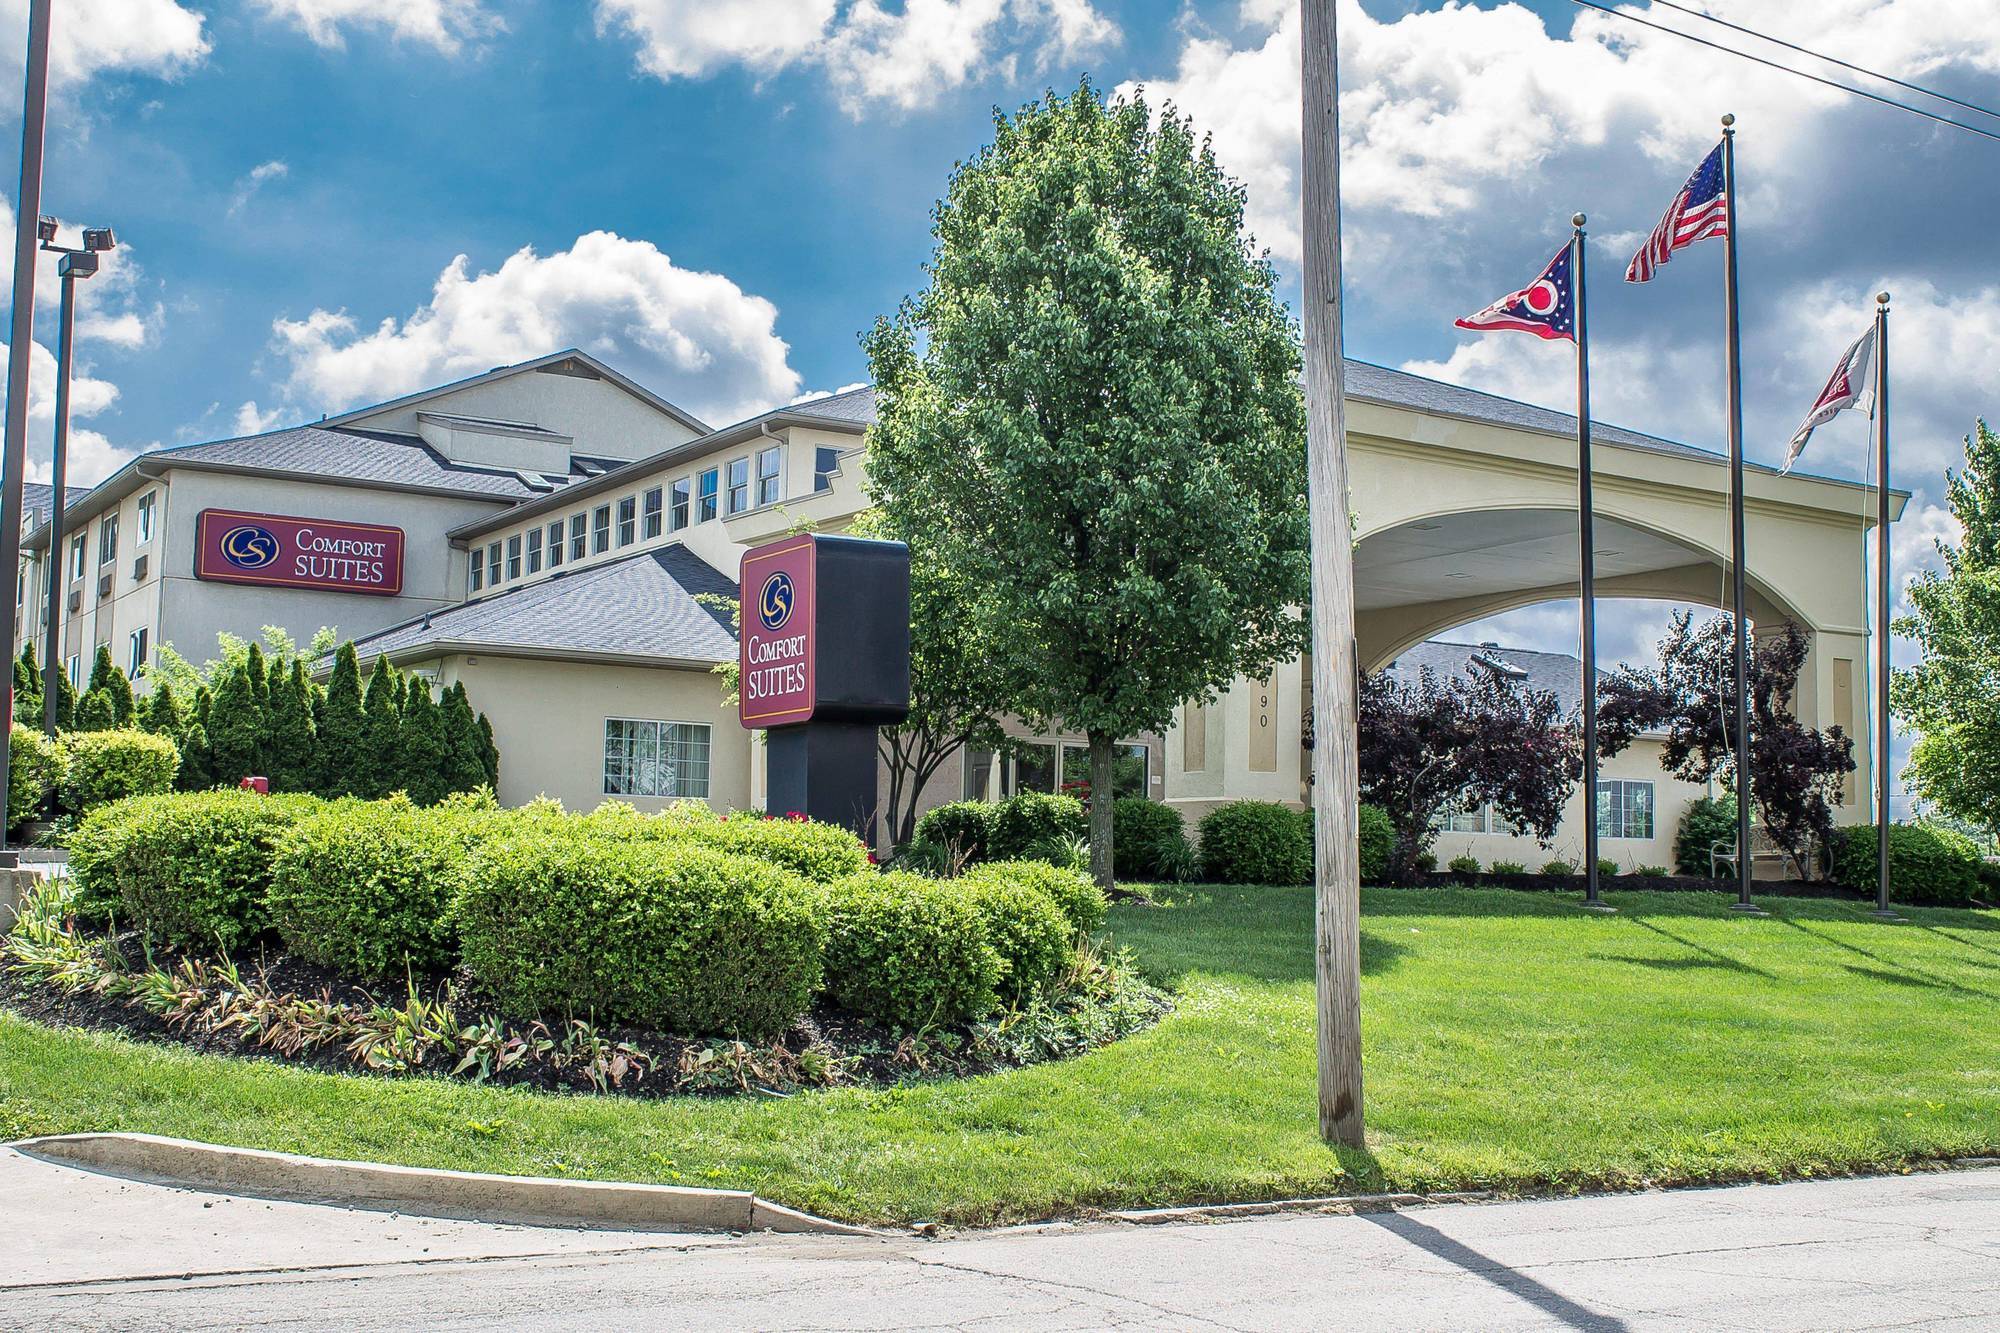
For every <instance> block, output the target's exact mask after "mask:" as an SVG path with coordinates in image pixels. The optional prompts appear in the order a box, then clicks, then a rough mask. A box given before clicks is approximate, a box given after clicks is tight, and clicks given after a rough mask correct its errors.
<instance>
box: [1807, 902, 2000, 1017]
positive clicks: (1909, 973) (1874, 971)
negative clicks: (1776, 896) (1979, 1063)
mask: <svg viewBox="0 0 2000 1333" xmlns="http://www.w3.org/2000/svg"><path fill="white" fill-rule="evenodd" d="M1776 920H1778V921H1779V922H1781V923H1782V924H1784V925H1786V926H1789V927H1791V928H1792V929H1793V930H1796V931H1798V932H1799V933H1800V934H1802V935H1809V936H1811V937H1812V938H1813V939H1816V940H1818V941H1819V942H1820V943H1822V944H1831V945H1832V946H1833V947H1834V948H1836V949H1845V950H1846V951H1847V952H1848V953H1851V954H1855V955H1857V956H1859V957H1862V958H1866V959H1867V960H1868V961H1869V962H1871V963H1875V964H1877V966H1875V967H1856V966H1855V965H1854V964H1852V963H1848V964H1844V966H1845V967H1846V968H1847V970H1848V971H1849V972H1852V973H1854V974H1855V975H1856V976H1862V977H1868V978H1870V979H1871V980H1875V981H1886V982H1890V983H1891V984H1894V985H1898V986H1922V987H1924V988H1926V989H1929V990H1939V991H1949V992H1953V993H1956V994H1959V995H1973V996H1978V997H1981V998H1984V999H1993V998H1996V997H1995V996H1994V995H1993V994H1992V993H1991V992H1990V991H1983V990H1978V989H1976V988H1974V987H1971V986H1964V985H1960V984H1959V983H1958V982H1956V981H1953V980H1951V979H1950V978H1949V977H1940V976H1936V975H1934V974H1932V973H1930V972H1926V971H1924V969H1922V968H1920V967H1915V966H1912V965H1911V964H1910V963H1908V962H1906V961H1904V960H1901V959H1895V958H1884V957H1883V956H1882V955H1881V954H1879V953H1876V952H1875V951H1874V950H1872V949H1864V948H1862V947H1861V946H1860V945H1858V944H1850V943H1848V942H1847V941H1846V940H1837V939H1835V938H1834V937H1833V936H1831V935H1829V934H1827V933H1826V932H1824V931H1819V930H1814V929H1813V928H1812V927H1810V926H1808V925H1806V924H1805V923H1804V922H1801V921H1794V920H1793V919H1792V918H1790V917H1778V918H1776Z"/></svg>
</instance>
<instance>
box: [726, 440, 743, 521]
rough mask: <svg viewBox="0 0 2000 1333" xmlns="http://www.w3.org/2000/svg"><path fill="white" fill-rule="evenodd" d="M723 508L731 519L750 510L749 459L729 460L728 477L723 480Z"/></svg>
mask: <svg viewBox="0 0 2000 1333" xmlns="http://www.w3.org/2000/svg"><path fill="white" fill-rule="evenodd" d="M722 491H723V495H724V497H725V505H724V508H725V510H726V511H727V513H728V514H729V516H730V517H731V518H734V517H735V516H736V515H738V514H741V513H744V512H746V511H748V510H749V508H750V457H749V455H747V454H746V455H744V456H743V457H742V458H732V459H730V460H729V475H728V476H727V477H725V478H724V479H723V485H722Z"/></svg>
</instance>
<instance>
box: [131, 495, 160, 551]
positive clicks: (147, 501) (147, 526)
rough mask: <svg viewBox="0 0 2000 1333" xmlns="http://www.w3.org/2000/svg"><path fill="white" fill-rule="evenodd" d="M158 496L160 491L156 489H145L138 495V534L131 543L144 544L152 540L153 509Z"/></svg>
mask: <svg viewBox="0 0 2000 1333" xmlns="http://www.w3.org/2000/svg"><path fill="white" fill-rule="evenodd" d="M159 497H160V493H159V492H158V491H147V492H146V493H145V494H144V495H142V496H140V497H139V505H138V515H139V534H138V540H137V541H136V542H135V543H133V544H134V545H136V546H144V545H145V544H146V543H147V542H149V541H151V540H153V511H154V508H155V507H156V504H157V502H158V500H159Z"/></svg>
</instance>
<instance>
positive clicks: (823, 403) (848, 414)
mask: <svg viewBox="0 0 2000 1333" xmlns="http://www.w3.org/2000/svg"><path fill="white" fill-rule="evenodd" d="M787 410H788V411H791V412H796V413H798V414H799V415H800V416H808V417H825V418H826V419H827V420H828V421H858V422H860V423H861V424H862V425H864V426H872V425H874V424H875V386H874V385H872V384H864V385H862V386H861V387H860V388H858V389H849V390H848V391H847V392H846V393H836V394H832V395H830V396H828V397H825V398H815V399H813V400H811V401H810V402H804V403H798V404H796V405H794V406H792V407H791V408H788V409H787Z"/></svg>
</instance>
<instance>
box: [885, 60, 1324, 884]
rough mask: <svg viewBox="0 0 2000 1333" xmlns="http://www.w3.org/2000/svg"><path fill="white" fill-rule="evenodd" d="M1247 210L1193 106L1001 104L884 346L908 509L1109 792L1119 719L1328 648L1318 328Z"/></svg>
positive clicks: (1106, 868) (902, 525) (1108, 857)
mask: <svg viewBox="0 0 2000 1333" xmlns="http://www.w3.org/2000/svg"><path fill="white" fill-rule="evenodd" d="M1243 204H1244V195H1243V190H1242V188H1241V187H1240V186H1238V185H1237V184H1236V183H1235V182H1233V181H1231V180H1230V179H1229V178H1228V177H1227V176H1225V175H1224V174H1223V172H1222V171H1221V169H1220V168H1219V167H1218V166H1217V164H1216V162H1215V159H1214V156H1213V154H1212V153H1210V152H1209V151H1208V149H1207V148H1206V147H1205V146H1203V145H1201V144H1198V143H1197V141H1196V139H1195V136H1194V132H1193V130H1192V128H1191V127H1190V125H1189V124H1188V123H1187V122H1185V121H1183V120H1181V119H1180V118H1178V117H1177V116H1175V115H1173V114H1171V113H1169V114H1166V115H1163V116H1162V117H1160V119H1159V121H1158V122H1157V124H1156V123H1155V121H1154V119H1153V115H1152V112H1151V109H1150V108H1149V107H1148V106H1147V105H1146V102H1145V100H1144V99H1143V98H1142V97H1137V96H1134V97H1129V98H1128V97H1118V98H1115V99H1113V100H1112V102H1111V103H1110V104H1109V105H1108V106H1107V105H1105V104H1104V103H1102V102H1100V101H1099V99H1098V95H1097V93H1096V92H1095V90H1094V89H1092V88H1091V86H1090V85H1089V84H1088V83H1087V82H1086V83H1084V84H1083V85H1082V86H1080V87H1079V88H1078V89H1077V91H1076V92H1075V93H1073V94H1072V95H1070V96H1068V97H1056V96H1053V95H1051V96H1050V97H1048V98H1047V99H1046V100H1044V101H1043V102H1040V103H1037V104H1034V105H1031V106H1029V107H1027V108H1025V109H1023V110H1022V111H1021V112H1020V113H1019V114H1018V115H1016V116H1014V117H1012V118H1008V117H1006V116H998V117H996V118H995V122H994V142H993V143H992V144H991V145H990V146H989V147H987V148H985V149H984V150H982V151H981V152H980V153H979V154H978V155H977V156H975V157H974V158H973V159H972V161H970V162H968V163H966V164H964V165H962V166H961V167H960V168H959V169H958V170H957V171H956V172H954V173H953V176H952V178H951V182H950V185H949V187H948V190H947V193H946V196H945V198H944V199H943V201H942V202H940V203H939V205H938V206H937V208H936V210H935V212H934V214H933V217H934V223H935V225H934V228H933V234H934V236H935V237H936V241H937V246H936V251H935V254H934V256H933V258H932V261H931V265H930V269H929V272H930V279H931V281H930V286H929V288H928V289H927V290H925V291H924V292H923V293H921V294H920V295H918V296H917V297H916V298H915V299H913V300H911V301H907V302H905V303H904V305H903V307H902V309H901V311H900V312H899V313H898V315H897V317H896V318H895V319H894V320H882V321H879V322H878V323H877V324H876V326H875V328H874V330H873V331H872V332H871V333H870V334H869V336H868V338H867V340H866V345H867V350H868V357H869V363H870V367H871V369H872V372H873V377H874V379H875V382H876V386H877V422H876V425H875V426H874V428H873V429H872V430H871V431H870V448H869V475H870V482H871V485H872V487H873V488H874V491H875V493H876V496H877V499H878V502H879V503H880V504H881V506H882V509H883V514H884V521H885V522H886V523H887V524H888V525H889V528H890V530H891V531H893V532H894V533H895V534H896V535H898V536H901V537H903V538H904V539H905V540H907V541H909V542H910V543H911V544H912V546H913V547H918V548H921V549H923V550H924V551H925V552H926V559H935V560H936V561H938V562H939V563H940V564H941V565H942V566H943V567H945V568H947V569H949V570H950V571H951V576H952V581H953V590H954V595H955V596H956V597H957V598H958V599H959V600H960V601H961V603H962V605H961V606H960V607H958V608H957V614H958V615H960V616H962V617H963V618H964V620H965V622H966V626H967V632H968V633H969V634H971V635H973V636H974V638H975V640H976V641H977V642H978V643H980V644H981V645H983V646H984V648H985V650H986V651H987V652H988V653H989V654H990V659H989V660H990V661H991V662H992V664H993V667H994V672H993V679H992V683H991V695H990V706H991V708H992V709H993V710H994V711H1007V712H1012V713H1016V714H1018V715H1020V716H1021V717H1023V718H1025V719H1026V720H1028V721H1029V722H1031V723H1033V724H1036V725H1042V726H1049V725H1061V726H1064V727H1067V728H1070V729H1074V730H1077V731H1081V732H1083V733H1084V734H1085V735H1086V736H1087V737H1088V738H1089V740H1090V762H1091V778H1092V786H1093V788H1094V789H1095V790H1098V791H1109V790H1110V789H1111V787H1112V763H1113V747H1114V745H1115V743H1116V742H1117V741H1118V740H1119V738H1121V737H1124V736H1131V735H1135V734H1138V733H1142V732H1148V731H1160V730H1165V729H1166V728H1167V727H1168V726H1169V725H1171V723H1172V721H1173V714H1174V710H1175V708H1177V707H1178V706H1179V705H1180V704H1181V703H1183V702H1184V701H1186V700H1189V699H1193V698H1209V697H1213V696H1214V695H1215V694H1216V693H1217V692H1218V691H1219V690H1220V689H1221V688H1222V687H1224V686H1226V685H1227V684H1228V683H1229V682H1230V681H1231V680H1233V679H1234V678H1235V677H1237V676H1240V675H1249V676H1261V675H1263V674H1265V673H1266V672H1268V671H1269V670H1270V668H1271V667H1272V666H1273V665H1274V664H1276V663H1278V662H1280V661H1284V660H1287V659H1289V658H1291V657H1293V656H1295V655H1296V654H1297V653H1298V652H1299V651H1301V649H1302V648H1303V646H1304V638H1305V625H1304V621H1303V620H1302V618H1301V617H1300V616H1299V615H1298V614H1297V608H1298V607H1299V606H1302V605H1304V604H1305V602H1306V601H1307V597H1308V576H1307V558H1306V554H1307V517H1306V504H1305V491H1306V480H1305V445H1304V440H1305V410H1304V402H1303V399H1302V397H1301V394H1300V390H1299V384H1298V376H1299V373H1300V365H1299V351H1298V342H1297V337H1296V334H1295V330H1294V329H1293V327H1292V325H1291V322H1290V320H1289V318H1288V316H1287V315H1286V312H1285V310H1284V308H1283V306H1282V305H1281V304H1280V303H1279V301H1278V299H1277V296H1276V293H1275V287H1276V277H1275V274H1274V272H1273V270H1272V268H1271V266H1270V264H1269V263H1268V262H1267V261H1265V260H1264V259H1262V258H1260V257H1259V256H1258V255H1257V254H1256V253H1255V252H1253V251H1252V249H1251V245H1250V242H1249V240H1248V238H1247V237H1246V236H1245V235H1244V232H1243ZM1111 806H1112V803H1111V802H1110V801H1096V802H1093V803H1092V810H1091V865H1092V869H1093V871H1094V872H1095V873H1096V876H1097V878H1098V881H1099V882H1100V883H1109V881H1110V877H1111V873H1112V848H1111V840H1112V818H1111Z"/></svg>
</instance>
